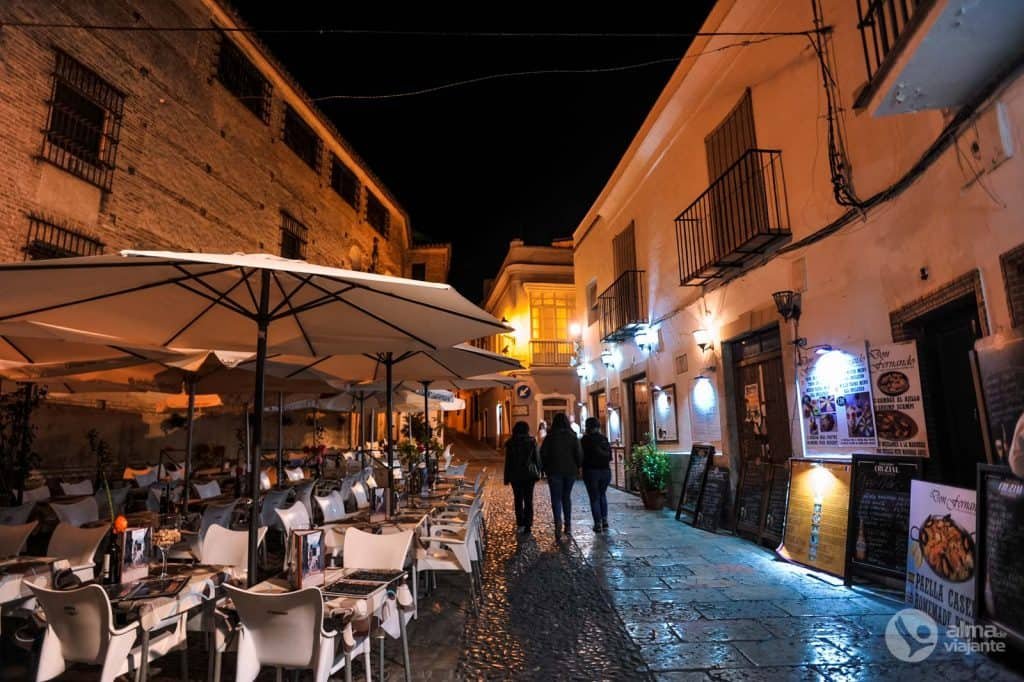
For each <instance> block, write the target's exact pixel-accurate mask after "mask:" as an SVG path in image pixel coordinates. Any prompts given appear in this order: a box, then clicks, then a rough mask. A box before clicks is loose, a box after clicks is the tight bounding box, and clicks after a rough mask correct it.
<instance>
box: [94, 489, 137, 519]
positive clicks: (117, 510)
mask: <svg viewBox="0 0 1024 682" xmlns="http://www.w3.org/2000/svg"><path fill="white" fill-rule="evenodd" d="M129 492H131V488H111V489H110V499H109V500H108V499H107V491H106V490H97V491H96V494H95V495H93V497H95V498H96V506H97V507H99V515H100V517H102V518H104V519H105V518H109V517H110V515H111V509H110V503H111V502H113V503H114V509H113V514H114V516H117V515H118V514H123V513H124V508H125V505H126V504H128V493H129Z"/></svg>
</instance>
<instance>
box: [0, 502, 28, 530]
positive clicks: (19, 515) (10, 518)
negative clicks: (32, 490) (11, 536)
mask: <svg viewBox="0 0 1024 682" xmlns="http://www.w3.org/2000/svg"><path fill="white" fill-rule="evenodd" d="M35 507H36V503H35V502H26V503H25V504H23V505H20V506H17V507H0V526H20V525H21V524H23V523H28V517H29V516H31V515H32V510H33V509H35Z"/></svg>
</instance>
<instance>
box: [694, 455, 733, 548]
mask: <svg viewBox="0 0 1024 682" xmlns="http://www.w3.org/2000/svg"><path fill="white" fill-rule="evenodd" d="M728 501H729V470H728V469H727V468H725V467H716V466H712V467H709V468H708V470H707V474H706V475H705V476H704V485H703V486H701V489H700V499H699V500H698V501H697V513H696V514H694V515H693V525H694V527H695V528H700V529H701V530H706V531H709V532H711V533H714V532H715V531H717V530H718V528H719V525H720V524H721V522H722V516H723V515H724V514H725V508H726V505H727V504H728Z"/></svg>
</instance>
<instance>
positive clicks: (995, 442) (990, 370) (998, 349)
mask: <svg viewBox="0 0 1024 682" xmlns="http://www.w3.org/2000/svg"><path fill="white" fill-rule="evenodd" d="M974 352H975V354H976V356H977V366H978V373H979V375H980V376H979V377H978V379H979V383H980V384H981V394H982V396H983V401H981V400H980V401H979V402H980V403H981V402H983V405H982V406H983V407H984V412H985V420H984V426H985V435H986V441H987V443H986V444H987V446H988V450H989V461H990V462H992V463H993V464H1006V463H1007V454H1008V453H1009V451H1010V443H1011V441H1012V440H1013V432H1014V429H1015V428H1016V426H1017V420H1018V419H1020V416H1021V414H1022V413H1024V329H1020V328H1018V329H1015V330H1013V331H1008V332H1000V333H998V334H992V335H991V336H986V337H984V338H981V339H978V340H977V341H975V342H974Z"/></svg>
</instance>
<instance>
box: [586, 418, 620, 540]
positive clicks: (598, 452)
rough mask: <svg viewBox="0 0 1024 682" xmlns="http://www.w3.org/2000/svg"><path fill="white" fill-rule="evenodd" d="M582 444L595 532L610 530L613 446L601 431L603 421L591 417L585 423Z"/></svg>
mask: <svg viewBox="0 0 1024 682" xmlns="http://www.w3.org/2000/svg"><path fill="white" fill-rule="evenodd" d="M584 426H585V428H586V433H584V434H583V438H582V440H580V445H581V446H583V483H584V484H585V485H586V486H587V495H588V496H589V497H590V513H591V515H592V516H593V517H594V532H595V533H600V532H601V531H603V530H608V484H609V483H611V481H612V469H611V461H612V446H611V443H609V442H608V439H607V438H605V435H604V434H603V433H601V422H599V421H598V420H597V419H596V418H594V417H589V418H588V419H587V421H586V424H585V425H584Z"/></svg>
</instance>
